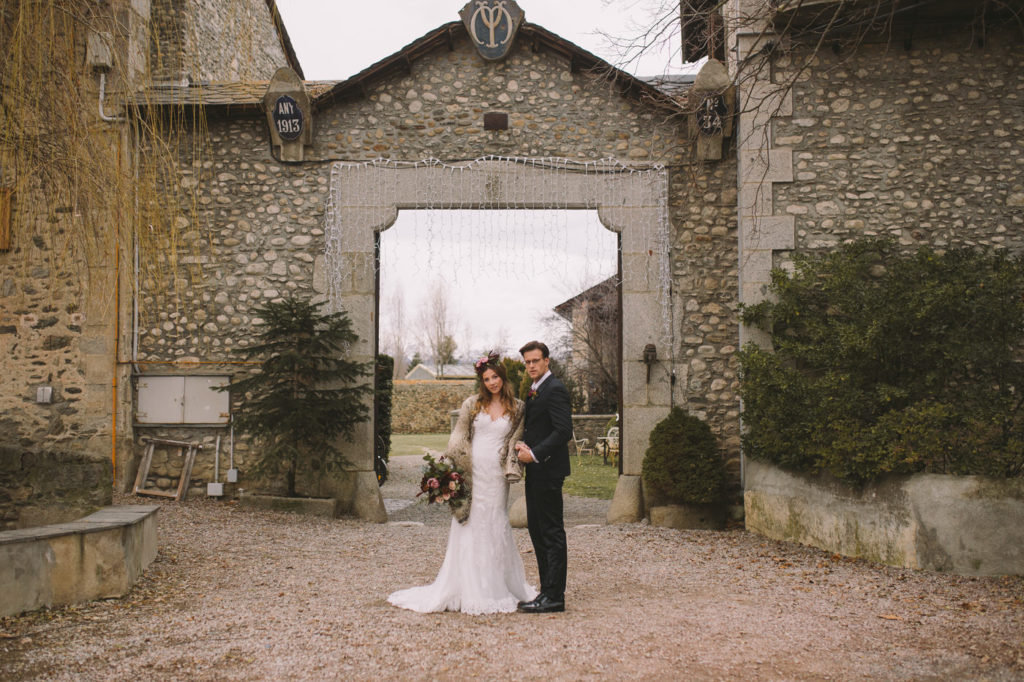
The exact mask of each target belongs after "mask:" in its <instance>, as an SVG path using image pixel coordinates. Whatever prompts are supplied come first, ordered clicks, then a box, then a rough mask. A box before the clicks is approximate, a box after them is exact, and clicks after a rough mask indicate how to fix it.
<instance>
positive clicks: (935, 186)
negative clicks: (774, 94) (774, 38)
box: [774, 29, 1024, 253]
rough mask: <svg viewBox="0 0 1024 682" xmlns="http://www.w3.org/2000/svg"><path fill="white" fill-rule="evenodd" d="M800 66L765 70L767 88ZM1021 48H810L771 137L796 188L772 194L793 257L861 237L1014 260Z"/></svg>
mask: <svg viewBox="0 0 1024 682" xmlns="http://www.w3.org/2000/svg"><path fill="white" fill-rule="evenodd" d="M807 58H808V53H807V50H806V48H798V49H796V50H795V51H794V54H793V55H792V57H790V58H784V59H780V60H777V62H776V67H777V72H776V78H777V79H778V80H782V79H785V78H788V77H789V76H790V75H791V71H790V69H791V68H792V66H793V65H795V64H799V63H802V62H803V61H804V60H806V59H807ZM1021 63H1024V42H1022V41H1021V40H1020V32H1019V29H1016V30H1013V29H1011V30H1004V31H999V30H992V29H990V33H989V35H988V36H987V37H986V40H985V45H984V47H978V46H977V44H976V43H975V42H974V41H973V38H972V36H971V35H970V32H964V33H961V34H949V35H947V36H946V37H944V38H931V39H927V38H923V37H922V38H918V37H916V36H915V38H914V41H913V45H912V47H911V49H909V50H908V49H905V48H904V47H903V45H899V44H893V45H862V46H860V47H859V48H858V49H857V50H856V52H853V53H852V54H851V53H846V52H843V51H840V52H839V54H836V53H834V52H833V51H832V50H821V51H819V52H818V54H817V55H816V56H814V57H813V58H811V64H812V67H813V68H812V69H811V70H810V71H809V72H807V73H806V75H805V76H803V77H801V78H799V79H798V82H797V83H796V85H795V88H794V91H793V114H792V116H791V117H788V118H780V119H779V120H777V121H776V123H775V127H774V142H775V144H776V145H777V146H784V147H789V148H792V150H793V172H794V181H793V182H792V183H790V184H780V185H775V187H774V194H775V206H776V211H777V212H778V213H785V214H789V215H792V216H795V218H796V243H797V248H799V249H823V248H829V247H832V246H834V245H836V244H838V243H840V242H842V241H844V240H849V239H854V238H856V237H860V236H864V235H889V236H892V237H894V238H896V239H898V240H899V242H900V244H902V245H904V246H905V247H907V248H916V247H917V246H919V245H924V244H928V245H931V246H934V247H937V248H943V247H945V246H957V245H966V246H977V245H983V246H990V247H993V248H998V249H1001V248H1006V249H1010V250H1012V251H1014V252H1016V253H1020V252H1021V251H1022V249H1024V147H1022V144H1021V140H1022V139H1024V106H1022V100H1024V71H1022V70H1021V68H1020V65H1021Z"/></svg>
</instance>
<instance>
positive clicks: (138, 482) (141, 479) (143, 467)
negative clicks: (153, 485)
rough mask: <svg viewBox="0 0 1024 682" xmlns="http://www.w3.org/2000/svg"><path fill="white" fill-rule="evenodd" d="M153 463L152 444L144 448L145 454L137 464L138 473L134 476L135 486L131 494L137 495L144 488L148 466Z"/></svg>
mask: <svg viewBox="0 0 1024 682" xmlns="http://www.w3.org/2000/svg"><path fill="white" fill-rule="evenodd" d="M152 462H153V443H150V444H149V445H147V446H146V452H145V453H144V454H143V455H142V461H141V462H139V472H138V473H137V474H136V475H135V486H134V487H133V488H132V492H133V493H135V494H138V493H139V491H140V490H143V489H145V487H146V477H147V476H149V466H150V464H152Z"/></svg>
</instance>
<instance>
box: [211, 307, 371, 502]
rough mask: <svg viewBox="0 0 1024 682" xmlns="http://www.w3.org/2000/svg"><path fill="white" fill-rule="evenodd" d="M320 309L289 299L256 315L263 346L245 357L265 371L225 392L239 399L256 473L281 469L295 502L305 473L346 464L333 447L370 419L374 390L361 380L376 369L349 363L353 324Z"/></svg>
mask: <svg viewBox="0 0 1024 682" xmlns="http://www.w3.org/2000/svg"><path fill="white" fill-rule="evenodd" d="M320 305H321V304H319V303H316V304H314V303H310V302H309V301H308V300H305V299H299V298H286V299H284V300H282V301H280V302H276V303H267V304H266V305H264V306H262V307H259V308H256V310H255V312H256V314H257V315H258V316H259V317H261V318H262V319H263V323H262V325H261V326H260V328H259V331H258V337H257V342H256V343H255V344H254V345H252V346H250V347H248V348H246V349H243V350H240V351H239V352H240V353H242V354H243V355H244V356H245V357H246V358H247V359H255V358H262V362H261V363H260V369H259V371H258V372H257V373H255V374H250V375H248V376H246V377H244V378H241V379H237V380H234V381H232V382H231V384H230V386H228V387H226V388H225V389H224V390H230V391H231V392H232V395H234V396H236V397H237V403H236V405H235V407H234V411H235V423H236V424H237V425H238V427H239V428H240V429H241V430H242V431H245V432H248V433H249V434H251V435H252V436H253V437H254V438H255V439H256V441H257V443H258V447H256V448H255V450H254V452H255V453H256V461H255V463H254V468H253V471H254V473H256V474H257V475H261V474H269V475H276V474H280V473H281V471H282V469H283V470H284V474H285V480H286V485H287V490H288V495H289V496H292V497H294V496H295V495H296V488H295V481H296V475H297V472H298V470H299V468H300V467H302V466H308V467H310V468H313V467H315V466H317V465H316V464H313V461H314V460H316V461H317V462H318V463H319V462H321V461H322V462H326V463H330V464H336V465H341V464H345V463H346V461H345V458H344V457H343V456H342V455H341V453H340V452H339V451H338V449H337V447H335V445H334V441H335V440H336V439H337V438H338V437H340V436H344V437H346V438H351V436H352V432H353V430H354V429H355V427H356V425H357V424H359V423H360V422H364V421H366V420H367V419H369V417H370V411H369V408H368V406H367V404H366V401H365V398H366V396H368V395H370V394H371V393H372V392H373V388H372V387H371V386H370V385H369V384H367V383H362V378H363V377H365V376H369V375H371V372H372V366H371V364H370V363H361V362H355V361H353V360H347V359H345V358H344V357H343V354H344V350H345V349H346V348H348V347H351V346H352V345H353V344H354V343H355V342H356V341H358V340H359V337H358V336H357V335H356V333H355V332H353V331H352V321H351V320H350V319H349V317H348V314H347V313H345V312H344V311H341V312H337V313H329V314H323V313H321V312H319V308H320Z"/></svg>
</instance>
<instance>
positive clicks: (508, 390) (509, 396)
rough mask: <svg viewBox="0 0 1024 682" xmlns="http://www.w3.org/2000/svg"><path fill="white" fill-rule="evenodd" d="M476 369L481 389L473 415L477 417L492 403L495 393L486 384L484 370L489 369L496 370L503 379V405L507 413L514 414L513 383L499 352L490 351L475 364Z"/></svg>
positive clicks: (501, 398) (501, 395)
mask: <svg viewBox="0 0 1024 682" xmlns="http://www.w3.org/2000/svg"><path fill="white" fill-rule="evenodd" d="M474 369H476V376H477V378H478V379H479V380H480V390H479V392H478V393H477V401H476V408H475V409H474V410H473V414H472V416H473V417H474V418H475V417H476V415H477V413H479V412H480V410H484V409H487V407H488V406H489V405H490V404H491V399H492V398H493V394H492V393H491V392H490V391H489V390H487V387H486V386H485V385H484V372H486V371H487V370H489V369H490V370H494V373H495V374H497V375H498V377H499V378H500V379H501V390H500V391H498V399H499V400H500V401H501V406H502V407H503V408H505V413H506V414H508V415H512V414H514V413H515V411H516V401H515V394H514V393H513V392H512V385H511V384H509V382H508V372H507V371H506V370H505V366H504V365H503V364H501V360H500V359H499V356H498V354H497V353H489V354H488V355H487V357H486V358H480V359H479V360H477V362H476V365H474Z"/></svg>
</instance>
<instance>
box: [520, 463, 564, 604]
mask: <svg viewBox="0 0 1024 682" xmlns="http://www.w3.org/2000/svg"><path fill="white" fill-rule="evenodd" d="M564 480H565V479H564V478H561V477H555V478H543V477H538V476H530V475H529V473H527V476H526V520H527V526H528V527H529V529H530V540H532V541H533V550H534V552H536V553H537V571H538V573H540V591H541V593H542V594H546V595H547V596H548V597H550V598H551V599H554V600H556V601H565V576H566V567H567V563H568V560H567V559H568V550H567V543H566V540H565V523H564V522H563V520H562V482H563V481H564Z"/></svg>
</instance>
